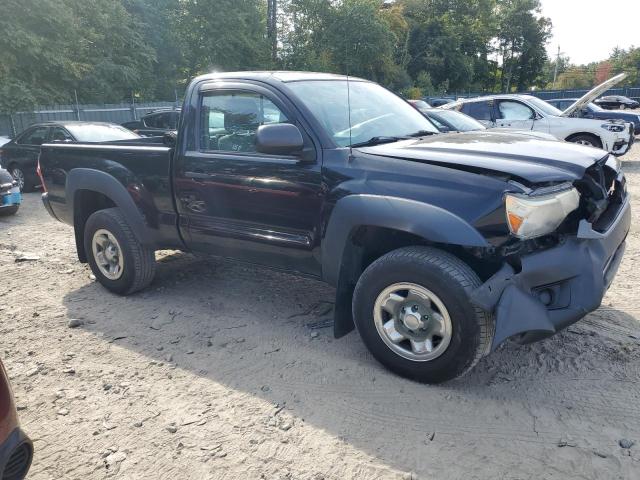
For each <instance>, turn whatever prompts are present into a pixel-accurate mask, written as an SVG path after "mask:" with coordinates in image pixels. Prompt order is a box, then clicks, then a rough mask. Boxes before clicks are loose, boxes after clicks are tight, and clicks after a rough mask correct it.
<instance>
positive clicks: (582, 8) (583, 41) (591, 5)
mask: <svg viewBox="0 0 640 480" xmlns="http://www.w3.org/2000/svg"><path fill="white" fill-rule="evenodd" d="M541 3H542V14H543V15H544V16H545V17H549V18H551V21H552V22H553V37H552V38H551V39H550V40H549V43H548V44H547V51H548V52H549V57H550V58H554V57H555V56H556V54H557V53H558V45H560V52H561V54H562V55H563V56H568V57H570V59H571V63H575V64H579V65H580V64H585V63H589V62H594V61H598V60H605V59H606V58H608V57H609V54H610V53H611V50H613V48H614V47H616V46H619V47H621V48H629V47H630V46H631V45H635V46H636V47H640V0H541Z"/></svg>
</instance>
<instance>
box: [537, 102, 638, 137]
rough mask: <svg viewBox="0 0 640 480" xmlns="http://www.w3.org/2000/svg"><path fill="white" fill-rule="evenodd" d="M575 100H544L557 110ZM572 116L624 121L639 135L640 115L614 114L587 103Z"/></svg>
mask: <svg viewBox="0 0 640 480" xmlns="http://www.w3.org/2000/svg"><path fill="white" fill-rule="evenodd" d="M577 101H578V99H577V98H555V99H552V100H546V102H547V103H550V104H551V105H553V106H554V107H556V108H557V109H559V110H562V111H564V110H566V109H567V108H569V107H570V106H571V105H573V104H574V103H575V102H577ZM573 116H575V117H578V118H596V119H600V120H624V121H625V122H629V123H633V128H634V133H635V134H636V135H640V114H637V113H631V112H616V111H611V110H605V109H604V108H602V107H599V106H598V105H596V104H595V103H589V104H587V106H586V107H585V108H583V109H581V110H578V111H577V112H576V113H575V114H573Z"/></svg>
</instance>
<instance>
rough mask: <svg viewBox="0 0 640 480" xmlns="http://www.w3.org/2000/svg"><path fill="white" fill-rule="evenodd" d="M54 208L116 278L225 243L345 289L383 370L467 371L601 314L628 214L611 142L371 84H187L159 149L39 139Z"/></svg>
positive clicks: (120, 284) (342, 302) (341, 326)
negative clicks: (455, 115) (443, 105)
mask: <svg viewBox="0 0 640 480" xmlns="http://www.w3.org/2000/svg"><path fill="white" fill-rule="evenodd" d="M39 172H40V175H41V178H42V184H43V188H44V189H45V192H44V194H43V197H42V199H43V203H44V206H45V208H46V209H47V210H48V211H49V213H50V214H51V215H52V216H53V217H54V218H56V219H59V220H60V221H62V222H65V223H67V224H69V225H72V226H73V233H72V235H73V237H74V238H75V241H76V248H77V253H78V258H79V260H80V261H81V262H87V263H88V264H89V265H90V267H91V270H92V271H93V273H94V275H95V276H96V279H97V281H98V282H99V283H101V284H102V285H103V287H104V288H106V289H107V290H109V291H111V292H114V293H117V294H121V295H128V294H131V293H133V292H136V291H139V290H141V289H143V288H145V287H147V286H148V285H149V284H150V283H151V282H152V281H153V277H154V271H155V267H156V263H155V255H154V252H155V251H156V250H161V249H177V250H186V251H193V252H199V253H202V254H205V255H214V256H219V257H223V258H229V259H233V260H234V261H241V262H248V263H253V264H258V265H263V266H266V267H270V268H275V269H279V270H285V271H288V272H291V273H292V274H295V275H300V276H306V277H313V278H317V279H319V280H321V281H324V282H326V283H328V284H330V285H331V286H333V287H335V292H336V296H335V310H334V325H333V328H334V334H335V336H336V337H341V336H343V335H345V334H347V333H349V332H350V331H352V330H354V328H356V327H357V330H358V332H359V334H360V336H361V338H362V340H363V342H364V344H365V345H366V346H367V347H368V348H369V350H370V351H371V352H372V354H373V355H374V356H375V358H376V359H378V360H379V361H380V362H382V363H383V364H384V365H385V366H387V367H388V368H390V369H391V370H393V371H395V372H397V373H399V374H401V375H404V376H406V377H410V378H413V379H416V380H420V381H424V382H442V381H445V380H448V379H451V378H454V377H457V376H459V375H462V374H463V373H465V372H466V371H468V370H469V369H471V367H473V365H475V364H476V363H477V362H478V361H479V360H480V358H482V357H483V356H484V355H487V354H489V353H490V352H491V351H493V350H495V349H496V348H497V347H498V346H499V345H500V344H502V342H504V341H505V340H506V339H508V338H511V339H515V340H517V341H519V342H532V341H535V340H538V339H541V338H544V337H547V336H549V335H552V334H554V333H555V332H558V331H560V330H562V329H563V328H565V327H567V326H568V325H571V324H572V323H574V322H576V321H578V320H579V319H581V318H582V317H584V316H585V315H586V314H587V313H588V312H590V311H592V310H594V309H596V308H597V307H598V306H599V305H600V302H601V301H602V297H603V295H604V293H605V292H606V290H607V288H608V287H609V286H610V285H611V282H612V281H613V279H614V276H615V274H616V271H617V269H618V266H619V264H620V261H621V259H622V256H623V252H624V249H625V239H626V236H627V233H628V231H629V226H630V222H631V211H630V203H629V195H628V194H627V190H626V179H625V176H624V172H623V171H622V169H621V168H620V162H619V161H618V159H617V158H616V157H614V156H613V155H611V154H609V153H608V152H606V151H604V150H601V149H597V148H591V147H586V146H583V145H575V144H572V143H568V142H561V141H557V140H547V139H544V138H539V137H537V136H536V135H533V134H530V133H527V134H522V133H519V132H515V131H511V130H481V131H470V132H461V133H446V134H443V133H440V132H439V131H438V130H437V129H436V127H435V126H434V125H433V123H432V122H430V121H429V120H427V119H426V118H425V117H424V116H423V115H421V114H420V113H419V112H418V111H417V110H416V109H415V108H413V107H412V106H411V105H409V104H408V103H407V102H406V101H404V100H403V99H401V98H400V97H398V96H396V95H395V94H393V93H392V92H390V91H388V90H387V89H385V88H383V87H381V86H380V85H377V84H375V83H373V82H369V81H366V80H362V79H357V78H353V77H344V76H340V75H330V74H322V73H306V72H229V73H217V74H210V75H204V76H201V77H198V78H196V79H194V80H193V81H192V82H191V84H190V86H189V88H188V90H187V92H186V96H185V100H184V104H183V107H182V117H181V122H180V125H179V131H178V135H177V137H166V144H165V145H150V144H144V143H142V142H130V143H122V142H118V143H113V144H100V145H95V144H82V143H78V144H46V145H43V147H42V153H41V155H40V164H39Z"/></svg>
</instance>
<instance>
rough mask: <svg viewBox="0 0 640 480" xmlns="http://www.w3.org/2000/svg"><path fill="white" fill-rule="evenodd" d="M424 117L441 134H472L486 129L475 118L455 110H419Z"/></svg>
mask: <svg viewBox="0 0 640 480" xmlns="http://www.w3.org/2000/svg"><path fill="white" fill-rule="evenodd" d="M420 113H422V114H423V115H424V116H425V117H427V118H428V119H429V120H431V121H432V122H433V124H434V125H435V126H436V127H437V128H438V130H440V131H441V132H443V133H446V132H473V131H477V130H485V129H486V128H487V127H485V126H484V125H482V124H481V123H480V122H479V121H477V120H476V119H475V118H473V117H470V116H469V115H465V114H464V113H461V112H458V111H456V110H443V109H442V108H424V109H420Z"/></svg>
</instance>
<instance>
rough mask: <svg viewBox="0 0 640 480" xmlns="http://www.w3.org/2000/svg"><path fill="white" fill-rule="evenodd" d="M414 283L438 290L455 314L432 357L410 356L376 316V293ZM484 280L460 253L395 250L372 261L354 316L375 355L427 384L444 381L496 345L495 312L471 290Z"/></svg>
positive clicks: (358, 289)
mask: <svg viewBox="0 0 640 480" xmlns="http://www.w3.org/2000/svg"><path fill="white" fill-rule="evenodd" d="M403 282H410V283H414V284H418V285H421V286H423V287H424V288H427V289H428V290H430V291H431V292H433V293H434V294H435V295H436V296H437V297H439V299H440V300H441V301H442V303H444V305H445V306H446V308H447V310H448V313H449V316H450V317H451V324H452V334H451V341H450V343H449V345H448V347H446V350H444V352H443V353H442V354H441V355H440V356H438V357H437V358H434V359H432V360H429V361H414V360H408V359H406V358H404V357H402V356H400V355H398V354H397V353H396V352H394V351H393V350H391V348H389V347H388V346H387V344H386V343H385V342H384V341H383V340H382V338H381V336H380V334H379V333H378V331H377V329H376V327H375V323H374V320H373V311H374V305H375V302H376V298H377V297H378V295H380V293H381V292H382V291H383V290H384V289H385V288H387V287H388V286H389V285H393V284H395V283H403ZM480 284H481V282H480V279H479V278H478V276H477V275H476V274H475V272H474V271H473V270H472V269H471V268H470V267H469V266H468V265H467V264H466V263H464V262H463V261H462V260H460V259H459V258H457V257H455V256H453V255H451V254H449V253H447V252H444V251H442V250H438V249H435V248H430V247H406V248H401V249H398V250H394V251H392V252H390V253H388V254H386V255H384V256H382V257H380V258H379V259H377V260H376V261H375V262H373V263H372V264H371V265H370V266H369V267H368V268H367V269H366V270H365V271H364V273H363V274H362V276H361V277H360V279H359V280H358V283H357V285H356V289H355V292H354V296H353V316H354V320H355V324H356V327H357V329H358V332H359V333H360V336H361V337H362V340H363V341H364V343H365V345H366V346H367V348H368V349H369V351H370V352H371V353H372V354H373V356H374V357H375V358H376V359H377V360H378V361H379V362H380V363H382V364H383V365H385V366H386V367H387V368H389V369H390V370H392V371H393V372H395V373H397V374H399V375H401V376H403V377H407V378H410V379H413V380H417V381H420V382H425V383H440V382H444V381H447V380H451V379H453V378H456V377H459V376H461V375H463V374H464V373H466V372H467V371H469V370H470V369H471V368H472V367H473V366H474V365H475V364H476V363H477V362H478V360H480V358H481V357H482V356H484V355H487V354H488V353H489V351H490V348H491V342H492V340H493V334H494V329H495V322H494V318H493V315H491V314H489V313H487V312H485V311H483V310H482V309H480V308H478V307H475V306H474V305H472V304H471V301H470V300H469V294H470V293H471V292H472V291H473V290H474V289H475V288H476V287H478V286H480Z"/></svg>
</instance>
